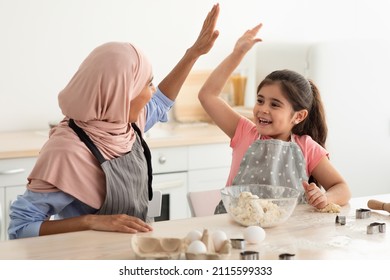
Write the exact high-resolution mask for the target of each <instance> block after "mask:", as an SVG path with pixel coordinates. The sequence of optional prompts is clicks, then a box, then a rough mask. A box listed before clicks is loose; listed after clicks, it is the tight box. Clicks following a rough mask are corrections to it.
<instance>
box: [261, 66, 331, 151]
mask: <svg viewBox="0 0 390 280" xmlns="http://www.w3.org/2000/svg"><path fill="white" fill-rule="evenodd" d="M271 84H278V85H280V88H281V89H282V92H283V94H284V96H285V97H286V98H287V99H288V100H289V102H290V103H291V105H292V107H293V109H294V111H299V110H302V109H306V110H307V111H308V116H307V117H306V119H305V120H303V121H302V122H300V123H299V124H297V125H295V126H294V127H293V129H292V132H293V133H294V134H297V135H309V136H310V137H311V138H313V140H314V141H316V142H317V143H319V144H320V145H321V146H322V147H324V148H325V142H326V138H327V135H328V127H327V124H326V120H325V111H324V107H323V104H322V100H321V96H320V92H319V90H318V88H317V87H316V85H315V84H314V83H313V81H311V80H308V79H306V78H305V77H304V76H302V75H301V74H299V73H297V72H295V71H291V70H278V71H274V72H272V73H270V74H269V75H268V76H267V77H265V79H264V80H263V81H262V82H261V83H260V84H259V86H258V87H257V92H259V91H260V89H261V88H262V87H263V86H265V85H271Z"/></svg>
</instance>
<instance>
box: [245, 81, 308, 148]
mask: <svg viewBox="0 0 390 280" xmlns="http://www.w3.org/2000/svg"><path fill="white" fill-rule="evenodd" d="M304 111H306V110H302V111H298V112H294V110H293V107H292V105H291V103H290V102H289V101H288V100H287V98H285V97H284V95H283V93H282V91H281V89H280V86H279V85H278V84H271V85H265V86H263V87H262V88H261V89H260V91H259V92H258V93H257V102H256V105H255V106H254V108H253V116H254V121H255V124H256V127H257V131H258V132H259V134H260V135H263V136H269V137H272V138H274V139H280V140H283V141H289V140H290V135H291V129H292V128H293V126H294V125H296V124H297V123H299V122H300V121H302V120H303V119H304V118H305V117H306V114H305V112H304ZM306 113H307V111H306Z"/></svg>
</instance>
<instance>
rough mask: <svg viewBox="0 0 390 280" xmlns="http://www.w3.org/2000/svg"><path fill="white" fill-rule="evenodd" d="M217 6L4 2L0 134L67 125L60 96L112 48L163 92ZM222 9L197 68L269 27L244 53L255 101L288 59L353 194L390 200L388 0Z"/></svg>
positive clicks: (172, 0)
mask: <svg viewBox="0 0 390 280" xmlns="http://www.w3.org/2000/svg"><path fill="white" fill-rule="evenodd" d="M214 3H216V1H210V0H197V1H195V0H194V1H183V0H142V1H140V0H56V1H53V0H34V1H30V0H0V34H1V44H0V106H1V107H0V131H11V130H21V129H23V130H24V129H45V128H47V123H48V122H49V121H51V120H56V119H59V118H61V117H62V115H61V112H60V110H59V109H58V106H57V94H58V92H59V91H60V90H61V89H62V88H63V87H64V86H65V85H66V83H67V82H68V81H69V79H70V78H71V76H72V75H73V73H74V72H75V71H76V69H77V68H78V66H79V64H80V63H81V61H82V60H83V59H84V58H85V56H86V55H87V54H88V53H89V52H90V51H91V50H92V49H93V48H94V47H96V46H97V45H99V44H101V43H104V42H106V41H131V42H133V43H135V44H137V45H138V46H140V47H141V48H142V49H143V50H144V51H145V53H146V54H147V55H148V56H149V58H150V60H151V61H152V62H153V65H154V74H155V82H156V83H158V82H159V81H160V80H161V79H162V78H163V77H164V75H166V74H167V73H168V71H169V70H170V69H171V68H172V67H173V66H174V64H175V63H176V62H177V61H178V60H179V59H180V57H181V56H182V55H183V53H184V51H185V50H186V48H188V47H189V46H190V45H191V44H192V43H193V42H194V40H195V39H196V37H197V35H198V32H199V30H200V27H201V25H202V23H203V19H204V17H205V16H206V14H207V12H208V11H209V10H210V8H211V7H212V5H213V4H214ZM219 3H220V6H221V13H220V18H219V21H218V26H217V28H218V29H219V30H220V37H219V38H218V40H217V42H216V44H215V46H214V48H213V49H212V51H211V52H210V53H209V54H208V55H207V56H204V57H202V58H201V59H200V60H199V61H198V63H197V64H196V66H195V69H198V70H200V69H201V70H204V69H212V68H213V67H214V66H215V65H216V64H217V63H218V62H219V61H220V60H221V59H222V58H223V57H224V56H225V55H226V54H227V53H228V52H229V51H230V50H231V49H232V47H233V44H234V42H235V41H236V39H237V38H238V36H240V35H241V34H242V33H243V32H244V31H245V30H246V29H248V28H249V27H252V26H254V25H255V24H257V23H258V22H263V24H264V27H263V29H262V30H261V32H260V36H261V37H262V38H263V40H264V43H263V45H262V44H261V43H260V44H259V46H258V48H257V49H254V50H253V51H251V53H250V54H248V56H247V58H246V59H245V60H244V61H243V65H242V67H241V68H244V69H246V70H248V74H249V75H250V81H249V85H250V88H249V92H252V94H253V92H254V88H255V86H256V83H257V82H258V80H259V78H260V72H268V69H269V70H272V69H274V68H280V67H283V66H284V60H285V63H286V65H287V66H288V67H290V66H291V67H290V68H293V67H294V66H296V65H297V63H298V64H299V65H298V66H297V67H300V68H301V67H303V68H304V71H307V73H306V74H308V75H311V76H312V77H313V78H315V79H316V80H318V84H319V86H320V89H321V91H322V92H323V93H324V94H325V93H326V96H325V97H324V102H325V103H326V104H325V106H326V109H327V115H328V119H329V129H330V133H329V149H330V151H331V153H332V160H334V163H335V164H336V166H337V167H338V168H339V169H340V171H341V173H342V174H343V175H344V174H346V178H347V179H348V180H349V181H351V182H352V184H351V186H352V187H353V191H354V195H364V194H368V193H383V192H388V190H389V189H390V186H389V182H390V180H389V179H390V178H389V176H390V175H389V174H390V172H388V171H390V170H389V168H390V162H389V158H390V154H389V148H388V144H387V143H389V140H390V139H389V135H390V116H389V114H390V113H389V112H390V110H389V109H388V107H389V106H388V105H387V104H389V101H390V94H389V90H388V85H387V83H386V82H387V79H388V77H387V73H388V70H387V65H388V62H389V61H388V59H387V60H386V59H384V61H385V63H387V65H386V64H383V63H382V64H381V63H379V62H380V61H381V60H382V58H386V57H388V52H389V48H385V47H383V46H385V44H382V42H383V41H385V40H388V38H387V36H388V34H390V17H388V11H389V7H388V6H389V4H387V3H388V1H387V0H344V1H337V0H328V1H323V0H294V1H291V0H274V1H267V0H241V1H235V0H220V1H219ZM358 41H360V43H356V42H358ZM351 42H355V43H356V44H355V43H351ZM378 42H379V43H378ZM268 44H271V45H272V44H275V45H279V46H280V45H282V46H284V47H287V46H291V48H290V49H289V48H287V49H288V51H289V53H290V56H289V55H288V54H289V53H287V56H286V58H285V59H284V58H283V59H280V57H279V60H272V59H268V60H264V58H266V57H267V53H271V54H272V52H276V51H278V49H272V48H271V49H270V48H268V47H267V46H268ZM308 45H310V46H311V45H315V46H318V48H316V49H315V50H311V51H312V52H311V55H313V56H310V57H306V59H307V61H306V62H309V63H311V64H310V65H306V64H303V65H301V61H300V60H299V59H298V60H297V57H301V56H304V54H305V53H306V52H304V53H303V52H302V51H301V49H300V46H308ZM262 47H263V48H262ZM282 50H283V48H282ZM279 51H281V50H279ZM261 57H263V59H262V60H260V62H258V59H260V58H261ZM371 58H374V60H371ZM255 62H256V63H255ZM306 62H305V63H306ZM262 63H263V64H262ZM256 64H257V65H256ZM314 65H316V66H318V67H319V68H318V67H317V68H315V67H314ZM262 66H264V68H263V67H262ZM306 68H307V69H306ZM305 69H306V70H305ZM264 70H267V71H264ZM351 70H353V71H352V72H351ZM386 71H387V72H386ZM349 73H354V74H353V75H349ZM376 74H378V75H376ZM253 100H254V96H247V98H246V103H247V105H252V104H253ZM348 129H349V130H348ZM369 149H373V152H372V153H370V152H369ZM363 151H364V152H363ZM386 171H387V172H386Z"/></svg>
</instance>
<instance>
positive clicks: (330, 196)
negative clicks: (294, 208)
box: [303, 157, 351, 209]
mask: <svg viewBox="0 0 390 280" xmlns="http://www.w3.org/2000/svg"><path fill="white" fill-rule="evenodd" d="M311 175H313V177H314V178H316V180H317V181H318V183H319V184H320V185H321V186H322V187H323V188H324V189H325V191H326V192H325V193H323V192H322V191H321V190H320V188H318V187H317V185H316V184H314V183H311V184H310V185H309V184H308V183H307V182H304V183H303V187H304V188H305V192H306V198H307V201H308V203H309V204H310V205H312V206H314V207H316V208H318V209H322V208H324V207H325V206H326V205H328V204H330V203H334V204H338V205H345V204H347V203H348V201H349V199H350V198H351V192H350V190H349V187H348V185H347V183H346V182H345V180H344V179H343V177H342V176H341V175H340V174H339V172H338V171H337V170H336V169H335V168H334V167H333V165H332V164H331V162H330V161H329V159H328V158H327V157H323V158H322V159H321V161H320V162H319V163H318V165H317V166H316V167H315V168H314V170H313V172H312V174H311Z"/></svg>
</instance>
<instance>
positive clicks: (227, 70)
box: [198, 24, 262, 138]
mask: <svg viewBox="0 0 390 280" xmlns="http://www.w3.org/2000/svg"><path fill="white" fill-rule="evenodd" d="M261 26H262V24H259V25H257V26H255V27H254V28H252V29H250V30H248V31H246V32H245V33H244V35H243V36H242V37H241V38H240V39H238V41H237V43H236V45H235V46H234V49H233V52H232V53H231V54H230V55H228V56H227V57H226V58H225V59H224V60H223V61H222V62H221V63H220V64H219V65H218V66H217V68H215V70H214V71H213V72H212V73H211V74H210V76H209V78H208V79H207V80H206V82H205V84H204V85H203V87H202V88H201V90H200V91H199V96H198V97H199V101H200V102H201V104H202V106H203V108H204V109H205V110H206V112H207V113H208V114H209V116H210V117H211V119H212V120H213V121H214V122H215V123H216V125H218V126H219V127H220V128H221V129H222V130H223V131H224V132H225V133H226V134H227V135H228V136H229V137H230V138H232V137H233V136H234V132H235V130H236V127H237V124H238V121H239V119H240V115H239V114H238V113H236V112H235V111H234V110H233V109H232V108H231V107H230V106H229V105H228V104H227V103H226V102H225V101H224V100H223V99H222V98H220V97H219V94H220V93H221V91H222V89H223V87H224V86H225V84H226V82H227V81H228V79H229V77H230V75H231V74H232V73H233V71H234V69H236V67H237V66H238V65H239V64H240V62H241V60H242V59H243V58H244V56H245V55H246V53H247V52H248V51H249V50H250V49H251V48H252V47H253V45H254V44H255V43H257V42H260V41H261V39H259V38H256V37H255V36H256V34H257V32H258V31H259V30H260V28H261Z"/></svg>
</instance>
